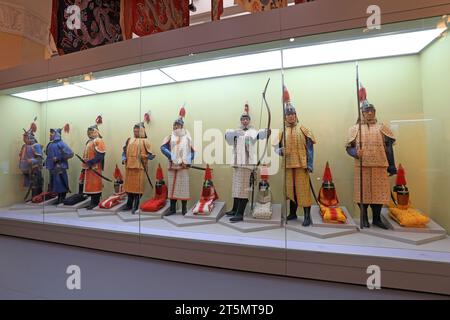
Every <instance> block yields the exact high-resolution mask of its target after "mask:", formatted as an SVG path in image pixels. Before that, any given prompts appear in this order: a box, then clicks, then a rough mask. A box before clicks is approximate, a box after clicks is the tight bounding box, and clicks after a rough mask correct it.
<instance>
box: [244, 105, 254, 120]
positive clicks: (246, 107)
mask: <svg viewBox="0 0 450 320" xmlns="http://www.w3.org/2000/svg"><path fill="white" fill-rule="evenodd" d="M243 118H248V119H249V120H251V119H252V118H251V117H250V106H249V105H248V102H246V103H245V105H244V112H243V113H242V115H241V121H242V119H243Z"/></svg>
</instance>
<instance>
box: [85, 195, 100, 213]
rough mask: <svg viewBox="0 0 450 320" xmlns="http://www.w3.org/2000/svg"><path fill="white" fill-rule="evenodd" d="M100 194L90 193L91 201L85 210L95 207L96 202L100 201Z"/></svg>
mask: <svg viewBox="0 0 450 320" xmlns="http://www.w3.org/2000/svg"><path fill="white" fill-rule="evenodd" d="M101 196H102V194H101V193H97V194H92V195H91V203H90V204H89V206H88V207H87V208H86V210H92V209H94V208H95V207H97V206H98V204H99V203H100V197H101Z"/></svg>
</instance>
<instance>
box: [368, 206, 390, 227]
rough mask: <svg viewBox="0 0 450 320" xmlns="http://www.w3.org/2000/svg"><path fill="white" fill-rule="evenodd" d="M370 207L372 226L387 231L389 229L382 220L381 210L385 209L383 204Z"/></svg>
mask: <svg viewBox="0 0 450 320" xmlns="http://www.w3.org/2000/svg"><path fill="white" fill-rule="evenodd" d="M370 207H371V208H372V215H373V219H372V224H373V225H375V226H377V227H379V228H381V229H385V230H387V229H388V227H387V226H386V225H385V224H384V223H383V221H382V220H381V209H382V208H383V205H382V204H371V205H370Z"/></svg>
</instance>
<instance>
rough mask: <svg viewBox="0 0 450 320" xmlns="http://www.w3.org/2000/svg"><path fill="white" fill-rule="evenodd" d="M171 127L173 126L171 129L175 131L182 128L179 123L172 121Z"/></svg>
mask: <svg viewBox="0 0 450 320" xmlns="http://www.w3.org/2000/svg"><path fill="white" fill-rule="evenodd" d="M172 128H173V131H175V130H179V129H183V126H182V125H181V124H179V123H174V124H173V127H172Z"/></svg>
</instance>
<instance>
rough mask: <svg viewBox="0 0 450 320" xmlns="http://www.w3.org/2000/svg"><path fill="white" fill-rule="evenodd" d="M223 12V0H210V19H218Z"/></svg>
mask: <svg viewBox="0 0 450 320" xmlns="http://www.w3.org/2000/svg"><path fill="white" fill-rule="evenodd" d="M222 14H223V0H211V21H216V20H220V16H221V15H222Z"/></svg>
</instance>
